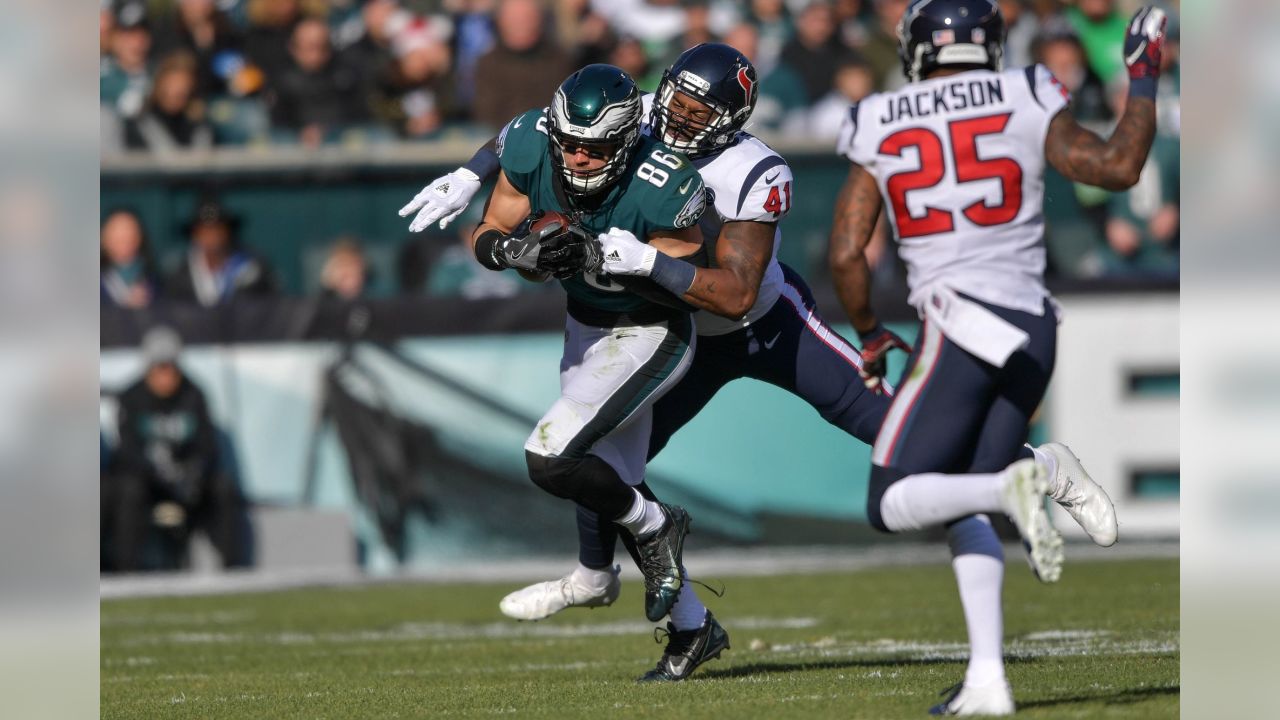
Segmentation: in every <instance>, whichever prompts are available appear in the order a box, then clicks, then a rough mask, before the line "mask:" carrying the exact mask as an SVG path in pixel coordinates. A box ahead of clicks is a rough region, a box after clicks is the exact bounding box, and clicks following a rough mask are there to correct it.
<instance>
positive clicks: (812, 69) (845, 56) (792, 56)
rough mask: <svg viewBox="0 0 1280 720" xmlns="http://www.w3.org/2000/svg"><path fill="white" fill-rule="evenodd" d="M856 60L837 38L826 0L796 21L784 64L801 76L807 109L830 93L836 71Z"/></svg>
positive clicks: (785, 53) (822, 0)
mask: <svg viewBox="0 0 1280 720" xmlns="http://www.w3.org/2000/svg"><path fill="white" fill-rule="evenodd" d="M856 57H857V55H856V54H855V53H854V52H853V51H852V50H850V49H849V48H847V47H845V46H844V44H843V43H842V42H841V41H840V38H839V37H838V36H837V35H836V24H835V17H834V16H833V15H832V12H831V4H830V3H828V2H825V1H824V0H818V1H816V2H812V3H810V4H808V5H806V6H805V8H804V10H802V11H801V12H800V16H799V17H797V18H796V36H795V37H794V38H792V40H791V42H790V43H788V44H787V46H786V47H785V48H783V49H782V62H784V63H786V64H787V65H788V66H789V67H790V68H791V69H792V70H794V71H795V72H796V74H797V75H799V76H800V82H801V83H802V84H803V85H804V92H805V104H806V105H811V104H813V103H815V102H817V101H818V100H819V99H820V98H822V97H823V96H824V95H826V94H827V93H828V92H830V91H831V89H832V87H833V81H834V79H835V73H836V67H837V66H838V65H840V64H842V63H847V62H850V61H852V60H853V59H854V58H856Z"/></svg>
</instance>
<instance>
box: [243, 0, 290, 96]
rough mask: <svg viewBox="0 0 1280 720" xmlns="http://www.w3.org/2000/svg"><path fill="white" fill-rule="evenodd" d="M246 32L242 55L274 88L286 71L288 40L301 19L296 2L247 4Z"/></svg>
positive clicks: (265, 0)
mask: <svg viewBox="0 0 1280 720" xmlns="http://www.w3.org/2000/svg"><path fill="white" fill-rule="evenodd" d="M248 13H249V23H250V25H249V31H248V32H247V33H246V34H245V38H244V51H245V54H246V55H247V56H248V58H249V61H250V62H251V63H253V64H254V65H256V66H257V67H259V68H262V71H263V72H264V73H266V75H267V82H268V84H274V83H275V81H276V79H277V78H279V77H280V75H281V73H283V72H284V71H285V70H286V69H287V68H288V67H289V39H290V36H291V35H292V34H293V26H294V25H295V24H296V23H297V22H298V20H299V19H301V17H302V8H301V6H300V4H299V0H248Z"/></svg>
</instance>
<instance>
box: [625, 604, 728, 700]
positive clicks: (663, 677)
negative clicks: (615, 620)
mask: <svg viewBox="0 0 1280 720" xmlns="http://www.w3.org/2000/svg"><path fill="white" fill-rule="evenodd" d="M661 632H664V631H663V630H662V628H656V629H655V630H654V639H655V640H658V638H659V635H658V633H661ZM665 632H666V635H667V649H666V650H665V651H664V652H663V653H662V659H661V660H659V661H658V665H657V667H655V668H654V669H652V670H650V671H649V672H647V673H645V674H644V677H642V678H640V680H639V682H678V681H680V680H683V679H685V678H687V677H689V676H690V675H691V674H693V671H694V670H697V669H698V668H699V667H701V666H702V663H704V662H706V661H708V660H714V659H715V658H718V657H720V653H721V652H723V651H725V650H728V649H729V633H727V632H725V631H724V628H722V627H720V623H718V622H716V619H715V617H713V616H712V615H711V611H710V610H708V611H707V619H706V620H703V621H702V627H700V628H698V629H697V630H685V631H677V630H676V626H675V625H673V624H671V623H669V622H668V623H667V629H666V630H665ZM658 641H659V642H661V640H658Z"/></svg>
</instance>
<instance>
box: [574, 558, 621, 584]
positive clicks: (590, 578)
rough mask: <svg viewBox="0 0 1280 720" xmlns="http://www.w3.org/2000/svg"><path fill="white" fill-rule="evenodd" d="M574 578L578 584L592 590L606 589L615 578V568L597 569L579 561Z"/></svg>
mask: <svg viewBox="0 0 1280 720" xmlns="http://www.w3.org/2000/svg"><path fill="white" fill-rule="evenodd" d="M573 580H574V582H576V583H577V584H579V585H581V586H583V587H588V588H591V589H592V590H604V589H605V588H607V587H609V583H610V582H611V581H612V580H613V568H605V569H604V570H596V569H594V568H589V567H587V566H586V565H583V564H582V563H578V567H577V568H576V569H575V570H574V571H573Z"/></svg>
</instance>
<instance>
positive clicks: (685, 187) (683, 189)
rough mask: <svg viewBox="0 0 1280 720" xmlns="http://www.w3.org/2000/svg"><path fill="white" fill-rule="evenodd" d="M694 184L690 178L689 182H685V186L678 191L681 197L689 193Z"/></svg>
mask: <svg viewBox="0 0 1280 720" xmlns="http://www.w3.org/2000/svg"><path fill="white" fill-rule="evenodd" d="M692 184H693V178H689V179H688V180H685V181H684V184H683V185H681V186H680V187H679V188H677V189H678V190H679V191H680V194H681V195H684V194H685V193H687V192H689V186H690V185H692Z"/></svg>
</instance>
